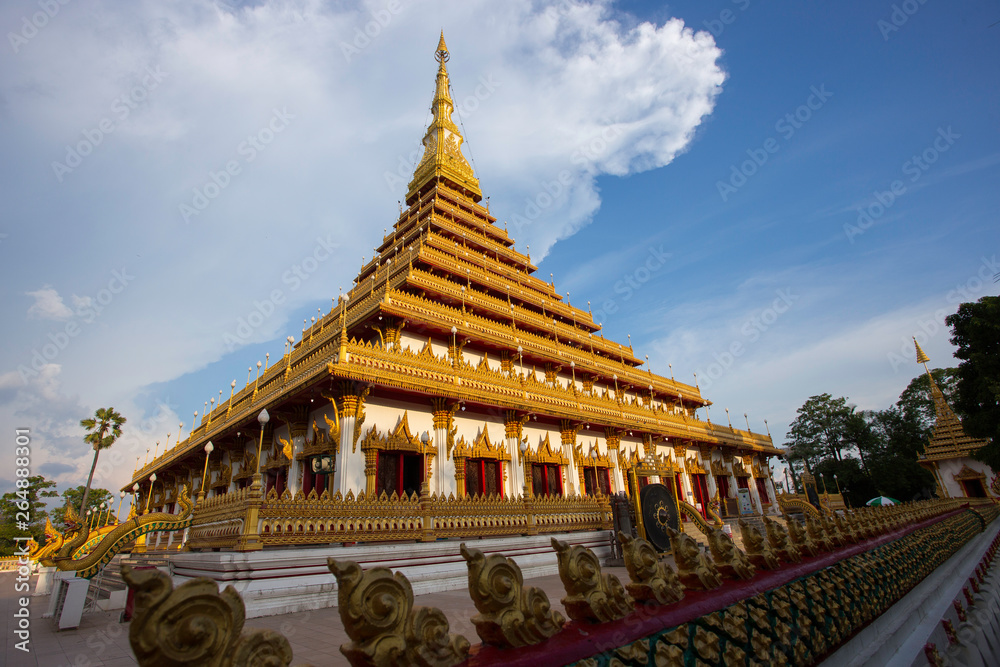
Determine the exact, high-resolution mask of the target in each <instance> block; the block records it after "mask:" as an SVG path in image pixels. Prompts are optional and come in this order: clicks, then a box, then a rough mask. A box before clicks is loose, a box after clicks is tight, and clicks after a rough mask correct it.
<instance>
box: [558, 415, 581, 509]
mask: <svg viewBox="0 0 1000 667" xmlns="http://www.w3.org/2000/svg"><path fill="white" fill-rule="evenodd" d="M579 428H580V427H579V426H578V425H576V424H575V423H574V422H572V421H570V420H569V419H563V420H561V421H560V422H559V435H560V437H561V439H562V446H563V455H564V456H565V457H566V460H567V461H568V463H567V464H566V487H565V488H564V489H563V494H564V495H566V496H572V495H583V489H578V488H576V487H577V486H578V485H579V482H580V475H579V473H578V472H577V469H576V459H575V458H574V453H573V448H574V447H576V433H577V430H578V429H579Z"/></svg>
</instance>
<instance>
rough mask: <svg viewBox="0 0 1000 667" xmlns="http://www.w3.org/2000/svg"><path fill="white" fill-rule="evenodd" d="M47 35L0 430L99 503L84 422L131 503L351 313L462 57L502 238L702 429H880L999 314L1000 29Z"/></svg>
mask: <svg viewBox="0 0 1000 667" xmlns="http://www.w3.org/2000/svg"><path fill="white" fill-rule="evenodd" d="M904 5H905V7H904ZM907 9H908V10H910V12H911V13H909V14H907V13H906V11H905V10H907ZM38 11H40V10H39V5H38V4H36V3H34V2H27V1H22V0H15V1H12V2H8V3H4V5H3V7H2V8H0V26H2V27H3V28H4V30H3V32H4V34H5V35H6V37H5V42H4V44H3V45H0V119H2V122H0V150H2V151H3V154H4V155H5V156H7V158H8V159H6V160H4V164H3V165H2V166H0V170H2V178H0V188H2V191H3V194H4V201H5V202H6V204H7V205H6V207H5V211H4V215H3V216H2V218H0V235H2V236H0V257H2V264H0V266H2V269H0V271H2V272H3V281H2V284H0V299H2V303H3V307H4V312H5V313H6V316H5V317H4V319H3V323H2V324H0V327H2V328H0V331H2V338H3V341H4V345H3V347H2V349H0V424H2V425H3V430H4V432H6V433H10V434H12V432H13V429H14V428H15V427H25V426H27V427H30V428H31V429H32V433H33V436H34V454H33V456H34V464H35V466H36V468H37V470H38V471H39V472H42V473H43V474H46V475H47V476H49V477H53V478H56V479H58V480H59V481H60V482H61V483H63V485H65V484H69V483H72V484H74V485H75V484H77V483H82V481H84V480H85V477H86V473H87V471H88V470H89V464H90V455H89V453H88V450H87V448H86V447H85V445H84V444H83V443H82V440H81V437H80V436H81V430H80V428H79V426H78V421H79V419H81V418H83V417H85V416H88V415H91V414H92V413H93V411H94V409H95V408H97V407H100V406H106V405H114V406H115V407H116V408H119V409H120V410H122V411H123V412H124V413H125V415H126V416H127V417H128V419H129V426H130V427H132V428H131V429H127V433H129V435H128V437H127V438H126V439H125V440H123V442H122V443H121V444H120V445H118V446H116V449H118V450H119V453H118V454H116V455H115V456H114V457H110V459H109V463H110V464H111V465H109V466H108V467H107V468H106V469H103V470H102V471H100V472H99V475H98V480H97V481H98V482H99V483H100V484H101V485H104V486H117V485H118V484H119V483H121V482H122V481H124V479H126V478H127V477H128V475H129V473H130V472H131V469H132V465H133V464H134V459H135V456H142V455H144V454H145V450H146V448H147V447H153V446H154V443H155V442H156V441H158V440H159V441H161V442H162V441H165V439H166V434H167V433H168V432H169V433H171V434H172V435H171V440H173V439H175V438H176V434H177V424H178V423H180V422H183V423H184V424H185V429H184V431H185V432H186V431H187V427H189V426H190V423H191V417H192V412H193V411H194V410H198V411H199V412H201V410H202V409H203V407H202V406H203V403H204V402H205V401H208V400H209V399H210V398H211V397H218V392H219V390H220V389H221V390H223V397H225V395H226V394H228V389H229V384H230V382H231V381H232V380H233V379H236V380H237V384H238V386H242V384H243V382H244V381H245V379H246V378H245V372H246V371H245V369H246V368H248V367H249V366H251V365H253V364H254V363H256V361H257V360H263V358H264V355H265V353H267V352H270V353H271V355H272V357H277V356H279V355H280V354H281V351H282V349H281V345H282V341H283V340H284V338H285V337H286V336H287V335H289V334H291V335H294V336H296V337H298V334H299V332H300V330H301V324H300V323H301V321H302V319H303V318H304V317H305V318H308V317H310V316H311V315H313V314H315V313H316V309H317V308H322V309H323V310H324V312H325V311H326V310H327V309H328V308H329V306H330V304H331V301H330V298H331V297H334V296H336V294H337V292H338V287H340V286H344V287H347V286H349V285H350V283H351V280H352V278H353V277H354V275H355V273H356V271H357V269H358V267H359V266H360V264H361V258H362V256H365V257H369V258H370V257H371V253H372V247H373V246H374V245H376V243H377V242H378V240H379V239H380V234H381V233H382V229H383V228H384V227H388V226H391V224H392V222H393V220H394V219H395V216H396V214H397V212H398V205H397V203H396V202H397V200H398V199H401V198H402V195H403V188H404V187H405V185H400V184H399V181H400V180H404V181H405V180H408V178H409V176H410V172H411V166H412V163H413V157H412V156H411V153H412V152H413V150H414V148H415V146H416V144H417V141H418V140H419V138H420V137H421V136H422V134H423V128H424V127H425V125H426V122H427V120H428V112H427V107H428V103H429V102H430V99H431V95H432V92H433V76H434V72H435V63H434V61H433V58H432V51H433V48H434V46H435V45H436V40H437V33H438V31H439V30H440V29H441V28H442V27H443V28H444V30H445V35H446V38H447V40H448V45H449V48H450V50H451V53H452V60H451V62H450V63H449V66H450V71H451V75H452V85H453V88H454V91H455V95H456V103H457V105H458V107H459V109H460V111H461V112H462V116H463V123H464V128H465V130H466V139H467V142H466V148H467V149H468V150H467V151H466V154H467V155H469V154H470V152H471V157H472V158H473V160H474V162H475V167H476V170H477V174H478V176H479V178H480V181H481V184H482V187H483V190H484V192H485V193H486V194H487V195H489V196H490V199H491V210H492V212H493V213H494V214H495V215H497V217H498V218H499V219H500V220H506V221H507V222H508V224H509V225H510V229H511V232H512V233H514V235H515V236H516V238H517V240H518V248H519V249H521V250H524V249H525V247H526V246H527V245H530V246H531V254H532V257H533V259H535V260H536V261H537V262H539V266H540V273H541V275H542V276H544V277H548V274H549V273H550V272H551V273H553V274H554V276H555V281H556V285H557V287H558V288H559V289H560V291H563V292H567V291H568V292H570V300H571V301H572V302H573V303H574V304H575V305H583V304H584V303H585V302H586V301H588V300H589V301H591V303H592V306H593V308H594V310H595V314H596V315H597V316H598V319H600V320H601V321H603V323H604V326H605V333H606V335H608V336H609V337H611V338H615V339H618V340H623V341H624V340H625V339H626V336H627V335H629V334H630V335H631V337H632V342H633V344H634V347H635V349H636V352H637V353H638V354H639V355H640V357H641V356H642V355H645V354H648V355H649V358H650V363H651V365H652V367H653V369H654V371H656V372H659V373H662V374H665V375H669V374H670V373H671V370H670V367H669V366H668V364H671V365H672V372H673V374H674V376H675V377H676V378H677V379H679V380H683V381H687V382H690V381H693V374H694V373H698V377H699V382H700V385H701V387H702V389H703V392H704V394H705V395H706V397H707V398H709V399H710V400H712V401H713V402H714V406H713V408H712V412H711V417H712V419H713V421H716V422H723V421H724V420H725V411H724V409H725V408H726V407H728V408H729V409H730V411H731V414H732V417H733V422H734V424H737V425H742V424H743V423H744V422H743V413H744V412H746V413H747V414H748V416H749V420H750V425H751V427H752V428H753V430H755V431H763V430H764V426H763V420H764V419H765V418H767V419H768V423H769V427H770V431H771V433H772V434H773V435H774V436H775V441H776V442H777V443H780V442H782V440H783V435H784V433H785V431H786V430H787V426H788V423H789V422H790V421H791V420H792V419H793V418H794V415H795V410H796V409H797V408H798V407H799V406H800V405H801V404H802V403H803V401H804V400H805V399H806V398H807V397H809V396H811V395H814V394H818V393H822V392H830V393H832V394H834V395H845V396H847V397H849V398H850V399H851V400H852V401H853V402H855V403H857V404H858V405H859V406H860V407H862V408H880V407H885V406H887V405H889V404H891V403H892V402H894V401H895V400H896V398H897V396H898V394H899V393H900V392H901V391H902V390H903V388H904V387H905V386H906V384H907V383H908V381H909V380H910V378H912V377H913V376H914V375H916V374H917V371H919V370H920V369H919V367H918V366H917V365H916V364H915V363H914V362H913V355H912V348H911V346H910V345H908V344H907V341H909V340H910V337H911V336H914V335H917V336H919V337H920V338H921V340H922V342H923V343H924V347H925V349H926V351H927V352H928V354H929V355H930V356H931V358H932V363H933V365H935V366H938V365H952V364H954V361H953V360H952V359H951V353H952V351H953V348H952V347H951V345H950V344H949V342H948V334H947V331H946V330H945V328H944V326H943V324H942V322H941V321H940V318H941V317H943V316H944V315H946V314H948V313H950V312H953V311H954V309H955V308H956V307H957V305H958V303H960V302H962V301H966V300H971V299H975V298H978V297H980V296H983V295H986V294H997V292H998V284H997V283H996V282H994V279H993V276H994V274H996V273H998V272H1000V266H998V265H997V260H996V254H997V245H998V243H997V241H998V238H1000V233H998V231H997V230H998V229H1000V225H998V224H997V219H996V216H997V214H996V211H998V210H1000V194H998V193H1000V188H997V186H996V183H997V176H998V175H1000V141H998V137H997V128H998V127H1000V122H998V121H1000V86H998V85H997V84H998V81H997V78H998V75H997V70H996V63H997V62H998V56H1000V53H998V52H1000V46H998V42H1000V25H997V22H998V21H1000V3H997V2H981V3H945V2H940V1H939V0H927V1H926V2H924V3H923V4H920V3H919V2H916V1H914V2H911V3H899V2H896V3H893V2H873V1H871V0H868V1H865V2H862V1H860V0H859V1H852V2H839V3H828V2H791V1H786V2H770V3H764V2H758V1H755V0H739V1H738V2H734V1H730V0H725V1H722V0H718V1H714V2H713V1H702V2H677V3H672V4H662V3H643V2H617V3H615V2H585V1H583V0H578V1H574V2H569V1H567V2H562V3H551V4H546V3H530V2H527V1H525V2H513V1H512V2H505V3H488V2H485V1H483V2H461V3H459V2H436V3H430V2H402V1H400V2H399V3H395V2H381V1H380V0H375V1H374V2H370V3H366V4H358V3H351V2H340V3H336V4H331V3H323V2H316V1H308V0H287V1H285V2H256V3H248V4H242V5H241V4H232V3H225V4H223V3H213V2H208V1H196V2H183V3H181V2H177V3H174V2H161V3H153V2H138V3H129V4H124V3H120V2H113V1H110V0H109V1H105V2H100V1H98V0H80V1H76V2H73V3H70V4H67V5H64V6H63V5H60V9H59V12H58V13H57V14H55V15H53V16H51V17H45V20H44V21H43V20H42V19H39V18H37V15H36V14H37V12H38ZM904 17H905V21H904V20H903V19H904ZM32 20H34V21H36V23H41V24H44V25H42V27H41V28H39V29H37V30H32V28H31V27H30V26H29V24H30V22H31V21H32ZM26 21H27V22H28V23H25V22H26ZM372 21H375V23H372ZM379 21H380V22H379ZM366 28H368V30H369V32H370V37H359V34H363V31H364V30H365V29H366ZM12 35H13V37H12ZM102 123H103V125H102ZM107 130H110V132H108V131H107ZM88 137H89V139H88ZM250 137H256V138H257V140H256V141H257V143H256V147H255V142H254V141H253V140H248V139H249V138H250ZM97 138H99V139H100V141H99V142H97V141H96V139H97ZM264 139H266V140H267V141H266V142H264V141H263V140H264ZM81 142H84V143H85V144H86V143H87V142H90V143H92V144H94V145H93V148H92V150H90V151H88V153H89V154H87V155H82V156H80V157H79V162H77V161H76V159H75V158H73V157H72V156H70V155H68V154H67V153H68V150H69V148H72V147H79V146H80V144H81ZM68 147H69V148H68ZM83 148H84V150H86V149H87V146H86V145H85V146H84V147H83ZM69 152H72V151H69ZM914 158H916V159H914ZM56 163H58V164H56ZM227 164H229V165H235V168H234V169H233V170H232V171H233V173H230V174H226V173H225V172H226V167H227ZM564 172H565V173H566V174H567V178H568V179H569V182H570V185H569V186H568V187H566V188H564V189H563V190H561V191H558V192H557V191H555V190H554V186H553V183H555V182H558V179H559V177H560V175H561V174H563V173H564ZM399 175H402V179H400V178H399ZM213 179H214V184H215V187H216V188H217V189H218V191H217V194H216V196H214V197H212V198H210V199H209V198H206V199H205V200H201V201H200V200H199V199H198V197H199V195H198V194H196V192H197V193H205V192H206V189H207V191H209V192H214V191H213V189H212V184H213ZM894 190H895V192H894ZM552 192H555V193H556V194H555V196H554V197H552V198H551V199H547V198H546V197H545V196H542V197H541V198H539V196H540V195H544V194H547V193H552ZM529 202H535V203H536V205H537V203H539V202H540V203H543V204H545V203H546V202H551V203H548V204H546V205H544V206H541V207H539V208H538V209H537V210H533V209H532V205H531V204H530V203H529ZM201 204H204V206H203V208H201V209H199V208H198V207H199V205H201ZM186 206H187V207H190V208H188V209H187V212H185V208H184V207H186ZM192 210H197V212H196V213H192ZM318 249H320V250H319V251H318ZM317 252H318V254H317ZM319 256H322V257H323V258H324V259H323V260H322V261H317V262H316V263H315V264H313V263H312V262H311V261H309V260H308V259H307V258H310V257H319ZM296 267H298V269H297V270H298V272H299V273H296ZM303 267H306V268H309V267H312V270H309V271H307V270H304V269H303ZM651 267H652V268H651ZM300 276H301V277H300ZM276 294H277V296H278V297H279V298H273V297H274V296H275V295H276ZM255 311H258V312H264V314H265V315H266V317H264V318H262V319H263V324H261V325H260V326H258V327H255V328H253V330H252V331H250V332H249V334H250V335H248V336H242V335H241V330H240V328H239V322H240V319H241V318H243V319H246V318H247V317H248V316H249V315H250V314H251V313H253V312H255ZM70 332H73V333H70ZM243 333H246V332H243ZM234 341H235V342H234ZM46 345H49V347H48V348H46ZM36 353H37V354H36ZM11 437H13V436H12V435H11ZM0 470H3V468H2V467H0ZM10 483H11V480H10V478H9V474H8V473H5V472H0V487H2V488H6V487H7V486H10Z"/></svg>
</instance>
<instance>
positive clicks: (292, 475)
mask: <svg viewBox="0 0 1000 667" xmlns="http://www.w3.org/2000/svg"><path fill="white" fill-rule="evenodd" d="M307 429H308V426H307V422H306V421H305V418H303V419H302V421H296V422H289V424H288V435H289V436H290V437H291V438H292V460H291V462H289V464H288V476H287V479H285V487H286V488H287V489H288V493H290V494H291V496H292V498H294V497H295V494H297V493H298V492H299V491H301V490H302V461H301V460H299V459H298V455H299V454H301V453H302V450H303V449H305V446H306V430H307ZM313 437H316V434H315V433H314V434H313ZM330 495H333V491H332V490H331V491H330Z"/></svg>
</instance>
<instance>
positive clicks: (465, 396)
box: [130, 35, 782, 485]
mask: <svg viewBox="0 0 1000 667" xmlns="http://www.w3.org/2000/svg"><path fill="white" fill-rule="evenodd" d="M435 57H436V59H437V60H438V62H439V66H438V72H437V86H436V89H435V93H434V100H433V103H432V109H431V110H432V112H433V120H432V122H431V123H430V126H429V127H428V129H427V132H426V134H425V136H424V139H423V144H424V147H425V148H424V155H423V157H422V158H421V161H420V162H419V163H418V165H417V167H416V170H415V173H414V177H413V180H412V181H411V182H410V184H409V188H408V192H407V195H406V206H407V208H406V209H405V210H403V211H402V212H401V214H400V216H399V219H398V220H397V221H396V223H395V224H394V225H393V228H392V230H391V232H390V233H388V234H387V235H386V236H384V237H383V239H382V241H381V243H379V245H378V247H377V248H376V254H375V255H374V256H373V258H372V259H371V261H369V262H367V263H366V264H365V265H364V266H363V267H362V268H361V271H360V273H359V274H358V277H357V278H356V279H355V283H354V286H353V287H352V288H351V289H350V291H349V292H348V293H347V294H343V295H340V296H339V297H338V298H337V299H335V305H334V307H333V308H332V309H331V310H330V312H329V313H327V314H326V315H325V316H323V317H321V318H320V319H319V320H318V321H317V322H315V324H313V325H312V326H311V327H309V328H307V329H305V330H303V333H302V339H301V340H299V341H298V342H297V343H295V345H294V347H293V348H292V349H291V350H290V351H289V352H288V353H286V354H285V355H284V357H283V358H282V359H281V360H280V361H278V362H277V363H275V364H274V365H272V366H270V368H265V369H264V372H263V374H262V375H261V376H260V377H259V378H258V379H255V380H254V382H253V383H252V384H248V385H247V386H246V387H244V388H243V389H242V390H241V391H239V392H234V393H233V395H232V397H231V398H230V400H229V401H223V402H220V405H219V406H217V407H215V409H214V410H212V411H210V412H209V414H207V415H203V416H202V419H201V421H200V423H199V424H198V425H197V426H196V428H195V429H194V430H193V432H191V433H190V434H189V436H188V437H187V438H186V439H185V440H184V441H178V442H177V444H176V445H175V446H174V447H173V448H172V449H170V450H168V451H165V452H164V453H163V454H162V455H161V456H159V457H158V458H157V459H156V460H154V461H152V462H149V463H148V464H146V465H144V466H143V467H142V468H141V469H140V470H136V471H135V473H134V474H133V480H132V482H142V481H143V480H146V479H147V478H148V477H149V475H150V473H152V472H158V471H161V470H164V469H166V468H171V467H174V466H177V467H178V468H179V469H192V470H198V471H199V472H200V469H201V467H200V466H201V461H202V458H203V455H202V454H201V448H202V447H203V445H204V444H205V442H207V441H208V440H209V439H215V440H216V442H218V441H219V439H220V438H226V437H230V436H234V435H235V434H236V433H237V432H238V431H240V430H242V432H243V433H245V434H248V433H252V432H257V431H258V430H259V427H258V426H257V423H256V416H257V414H258V413H259V412H260V410H261V409H262V408H267V409H268V410H269V411H276V410H277V411H279V414H280V411H287V410H291V409H293V408H295V407H296V406H298V407H300V408H301V407H303V406H308V405H309V404H311V403H314V402H316V401H317V399H318V404H315V405H313V406H312V408H313V409H317V408H319V407H320V405H321V404H322V403H323V399H324V398H325V397H326V398H328V395H327V392H330V391H331V390H332V388H333V387H334V385H335V384H336V383H341V384H342V383H343V382H351V383H361V384H363V385H367V386H369V387H371V388H374V389H376V390H380V391H381V390H384V391H386V392H389V393H392V394H393V395H399V396H400V397H401V398H404V399H409V400H414V399H420V400H424V401H426V400H427V398H441V399H444V400H451V401H464V402H466V403H468V404H469V405H471V406H480V407H482V408H484V409H487V410H519V411H525V412H530V413H532V414H534V415H535V416H536V419H537V420H545V421H558V420H562V419H572V420H576V421H578V422H587V423H588V424H590V425H593V426H595V427H600V426H603V427H606V428H612V429H620V430H622V431H631V430H635V431H636V432H637V433H636V434H637V435H639V434H640V433H643V434H650V435H652V436H656V437H666V438H674V439H676V440H677V441H678V442H679V443H688V444H690V445H692V446H699V445H701V446H723V447H727V448H730V449H731V450H734V451H736V452H739V453H747V454H749V453H762V454H765V455H779V454H781V453H782V450H780V449H777V448H775V447H774V445H773V443H772V441H771V438H770V436H769V435H762V434H759V433H752V432H749V431H745V430H740V429H734V428H732V427H731V426H720V425H716V424H712V423H711V422H710V421H701V420H699V419H697V418H695V416H694V409H696V408H698V407H702V406H706V405H709V404H710V403H709V401H707V400H706V399H704V398H703V397H702V396H701V392H700V390H699V389H698V387H696V386H692V385H689V384H685V383H682V382H677V381H675V380H674V379H672V378H667V377H663V376H660V375H656V374H654V373H653V372H652V371H651V370H650V369H648V368H647V369H645V370H643V369H642V368H640V366H641V365H642V363H643V362H642V361H640V360H639V359H638V358H637V357H636V356H635V354H634V351H633V349H632V347H631V345H623V344H621V343H618V342H616V341H612V340H609V339H607V338H605V337H604V336H603V335H601V334H600V333H599V331H600V326H599V325H598V324H596V323H595V322H594V320H593V315H592V314H591V313H590V312H588V311H584V310H581V309H579V308H575V307H573V306H572V305H571V304H570V303H569V302H568V299H567V300H564V299H563V297H562V296H561V295H560V294H559V293H558V292H557V291H556V290H555V286H554V284H553V283H550V282H546V281H544V280H541V279H539V278H537V277H535V276H534V275H533V274H534V273H535V271H536V270H537V267H536V266H534V265H533V264H532V263H531V258H530V256H529V255H527V254H522V253H521V252H519V251H517V250H516V249H515V247H514V240H513V239H512V238H511V237H510V236H509V235H508V234H507V232H506V230H504V229H501V228H500V227H499V226H497V224H496V222H497V219H496V218H495V217H494V216H492V215H491V214H490V211H489V209H488V208H487V207H485V206H483V205H482V204H481V201H482V199H483V196H482V192H481V190H480V187H479V182H478V180H477V179H476V177H475V174H474V173H473V170H472V168H471V167H470V165H469V163H468V162H467V161H466V159H465V157H464V156H463V154H462V151H461V145H462V141H463V139H462V135H461V133H460V132H459V129H458V127H457V126H456V125H455V123H454V122H453V121H452V119H451V114H452V111H453V109H454V104H453V102H452V98H451V93H450V86H449V83H448V70H447V66H446V63H447V61H448V57H449V56H448V50H447V46H446V45H445V42H444V36H443V35H442V37H441V40H440V42H439V44H438V48H437V51H436V53H435ZM404 328H405V331H406V332H407V334H408V335H411V336H412V335H414V334H417V335H419V336H421V337H424V338H427V339H428V343H427V345H426V347H424V349H423V351H421V352H414V351H411V350H409V349H406V348H403V347H402V346H401V345H400V344H399V341H400V331H401V330H403V329H404ZM431 339H434V340H437V341H442V340H445V341H450V344H449V351H448V357H447V358H441V357H437V356H435V355H434V353H433V349H432V345H431ZM466 344H468V345H469V346H470V349H471V348H475V349H476V350H477V351H479V352H480V353H484V354H486V355H487V356H490V357H491V358H493V359H499V360H501V363H502V370H496V368H493V367H491V366H490V365H489V364H486V363H480V364H479V365H478V366H473V365H472V364H469V363H467V362H465V361H464V360H463V358H462V348H463V347H464V346H465V345H466ZM533 369H538V370H544V371H546V381H544V382H542V381H539V380H538V379H536V376H535V374H534V372H532V370H533ZM558 373H562V374H563V376H565V375H567V374H570V375H571V376H572V378H573V381H572V383H570V382H565V383H563V382H559V381H556V380H555V378H556V376H557V374H558ZM578 382H579V383H582V388H581V387H579V386H578ZM352 386H356V384H355V385H352ZM601 387H603V389H601ZM168 447H169V443H168ZM175 470H176V469H175ZM132 482H130V485H131V484H132Z"/></svg>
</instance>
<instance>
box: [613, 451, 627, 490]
mask: <svg viewBox="0 0 1000 667" xmlns="http://www.w3.org/2000/svg"><path fill="white" fill-rule="evenodd" d="M611 460H612V461H614V462H615V469H614V470H613V471H612V473H611V482H612V484H614V487H613V488H614V492H615V493H624V491H625V476H624V475H623V474H622V450H621V447H619V448H618V449H612V450H611Z"/></svg>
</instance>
